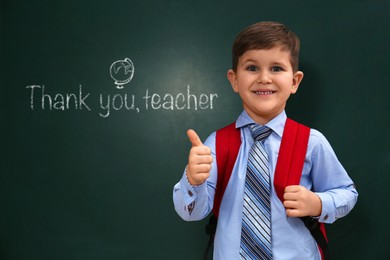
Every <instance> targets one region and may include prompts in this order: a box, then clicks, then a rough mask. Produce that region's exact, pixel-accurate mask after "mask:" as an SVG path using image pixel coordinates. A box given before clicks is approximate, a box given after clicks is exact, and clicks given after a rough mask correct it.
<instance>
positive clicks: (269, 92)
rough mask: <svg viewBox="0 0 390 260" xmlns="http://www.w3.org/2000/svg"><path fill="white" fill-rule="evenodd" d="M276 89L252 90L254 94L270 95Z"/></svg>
mask: <svg viewBox="0 0 390 260" xmlns="http://www.w3.org/2000/svg"><path fill="white" fill-rule="evenodd" d="M275 92H276V91H272V90H266V91H263V90H259V91H253V93H255V94H256V95H271V94H273V93H275Z"/></svg>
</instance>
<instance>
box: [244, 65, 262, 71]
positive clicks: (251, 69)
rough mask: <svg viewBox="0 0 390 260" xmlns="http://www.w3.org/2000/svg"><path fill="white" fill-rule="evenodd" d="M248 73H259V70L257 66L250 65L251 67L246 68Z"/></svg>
mask: <svg viewBox="0 0 390 260" xmlns="http://www.w3.org/2000/svg"><path fill="white" fill-rule="evenodd" d="M246 69H247V70H248V71H258V70H259V69H258V68H257V67H256V66H254V65H250V66H248V67H247V68H246Z"/></svg>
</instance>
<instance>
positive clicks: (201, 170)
mask: <svg viewBox="0 0 390 260" xmlns="http://www.w3.org/2000/svg"><path fill="white" fill-rule="evenodd" d="M187 136H188V139H189V140H190V142H191V144H192V148H191V150H190V155H189V156H188V166H187V179H188V181H189V182H190V184H191V185H194V186H196V185H200V184H202V183H203V182H205V181H206V179H207V178H208V177H209V176H210V170H211V163H212V162H213V157H212V156H211V150H210V148H209V147H208V146H205V145H203V143H202V142H201V141H200V139H199V136H198V135H197V134H196V132H195V131H194V130H192V129H190V130H188V131H187Z"/></svg>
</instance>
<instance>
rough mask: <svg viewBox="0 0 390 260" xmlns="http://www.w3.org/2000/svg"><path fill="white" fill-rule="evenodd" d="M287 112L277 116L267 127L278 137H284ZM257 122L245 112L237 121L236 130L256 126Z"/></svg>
mask: <svg viewBox="0 0 390 260" xmlns="http://www.w3.org/2000/svg"><path fill="white" fill-rule="evenodd" d="M286 119H287V115H286V111H284V110H283V111H282V112H281V113H280V114H279V115H277V116H276V117H275V118H274V119H272V120H271V121H269V122H268V123H267V124H265V125H266V126H268V127H269V128H271V129H272V131H274V132H275V133H276V134H277V135H279V136H280V137H282V135H283V130H284V125H285V124H286ZM255 123H256V122H255V121H253V119H252V118H251V117H250V116H249V115H248V113H247V112H246V111H245V110H244V111H243V112H242V113H241V114H240V116H239V117H238V119H237V121H236V128H241V127H244V126H247V125H250V124H255Z"/></svg>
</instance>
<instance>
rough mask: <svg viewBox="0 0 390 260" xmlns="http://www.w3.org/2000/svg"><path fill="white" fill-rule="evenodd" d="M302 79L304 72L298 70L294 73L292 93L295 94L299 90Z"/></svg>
mask: <svg viewBox="0 0 390 260" xmlns="http://www.w3.org/2000/svg"><path fill="white" fill-rule="evenodd" d="M302 79H303V72H302V71H297V72H295V73H294V76H293V85H292V88H291V94H295V93H296V92H297V91H298V87H299V84H300V83H301V81H302Z"/></svg>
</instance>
